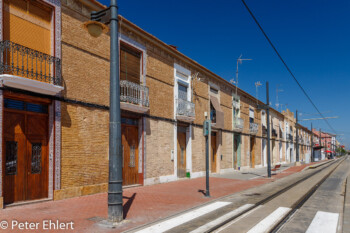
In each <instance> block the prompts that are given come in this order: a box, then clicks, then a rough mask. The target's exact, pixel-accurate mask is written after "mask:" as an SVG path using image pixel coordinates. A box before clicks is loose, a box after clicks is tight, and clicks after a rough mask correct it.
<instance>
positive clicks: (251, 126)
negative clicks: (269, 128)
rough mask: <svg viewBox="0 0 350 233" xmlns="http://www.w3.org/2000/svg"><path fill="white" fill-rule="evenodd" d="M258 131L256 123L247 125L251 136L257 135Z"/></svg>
mask: <svg viewBox="0 0 350 233" xmlns="http://www.w3.org/2000/svg"><path fill="white" fill-rule="evenodd" d="M258 130H259V125H258V124H257V123H253V122H250V123H249V132H250V133H251V134H256V133H258Z"/></svg>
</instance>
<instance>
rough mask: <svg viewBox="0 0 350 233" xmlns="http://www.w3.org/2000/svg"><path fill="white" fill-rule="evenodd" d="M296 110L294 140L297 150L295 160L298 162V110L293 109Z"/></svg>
mask: <svg viewBox="0 0 350 233" xmlns="http://www.w3.org/2000/svg"><path fill="white" fill-rule="evenodd" d="M295 112H296V124H295V126H296V127H295V130H296V137H295V140H296V147H297V148H296V150H297V153H296V158H295V160H296V162H297V163H298V162H299V132H298V110H296V111H295Z"/></svg>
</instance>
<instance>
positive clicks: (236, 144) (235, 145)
mask: <svg viewBox="0 0 350 233" xmlns="http://www.w3.org/2000/svg"><path fill="white" fill-rule="evenodd" d="M234 137H235V138H234V149H233V150H234V151H233V154H234V155H233V156H234V157H233V161H234V162H233V167H234V169H237V159H238V156H237V153H238V138H237V137H238V136H237V135H235V136H234Z"/></svg>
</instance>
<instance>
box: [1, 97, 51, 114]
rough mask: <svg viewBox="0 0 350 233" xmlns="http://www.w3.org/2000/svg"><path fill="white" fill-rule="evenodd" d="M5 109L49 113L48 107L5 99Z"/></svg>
mask: <svg viewBox="0 0 350 233" xmlns="http://www.w3.org/2000/svg"><path fill="white" fill-rule="evenodd" d="M4 103H5V108H9V109H16V110H22V111H28V112H37V113H47V112H48V110H47V105H43V104H33V103H27V102H24V101H20V100H13V99H5V100H4Z"/></svg>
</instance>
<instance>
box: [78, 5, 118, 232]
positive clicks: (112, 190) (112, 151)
mask: <svg viewBox="0 0 350 233" xmlns="http://www.w3.org/2000/svg"><path fill="white" fill-rule="evenodd" d="M110 2H111V3H110V6H109V7H108V8H106V9H103V10H101V11H98V12H96V11H93V12H91V15H90V18H91V21H89V22H86V23H85V24H84V27H85V28H86V29H87V30H88V32H89V33H90V35H92V36H94V37H98V36H100V35H101V33H102V32H104V31H107V26H106V24H109V28H110V95H109V98H110V99H109V102H110V108H109V176H108V201H107V202H108V220H107V222H109V223H110V224H112V225H114V224H115V223H116V222H121V221H122V220H123V188H122V185H123V172H122V169H123V164H122V162H123V159H122V146H121V111H120V83H119V42H118V6H117V0H111V1H110ZM110 224H109V225H110Z"/></svg>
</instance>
